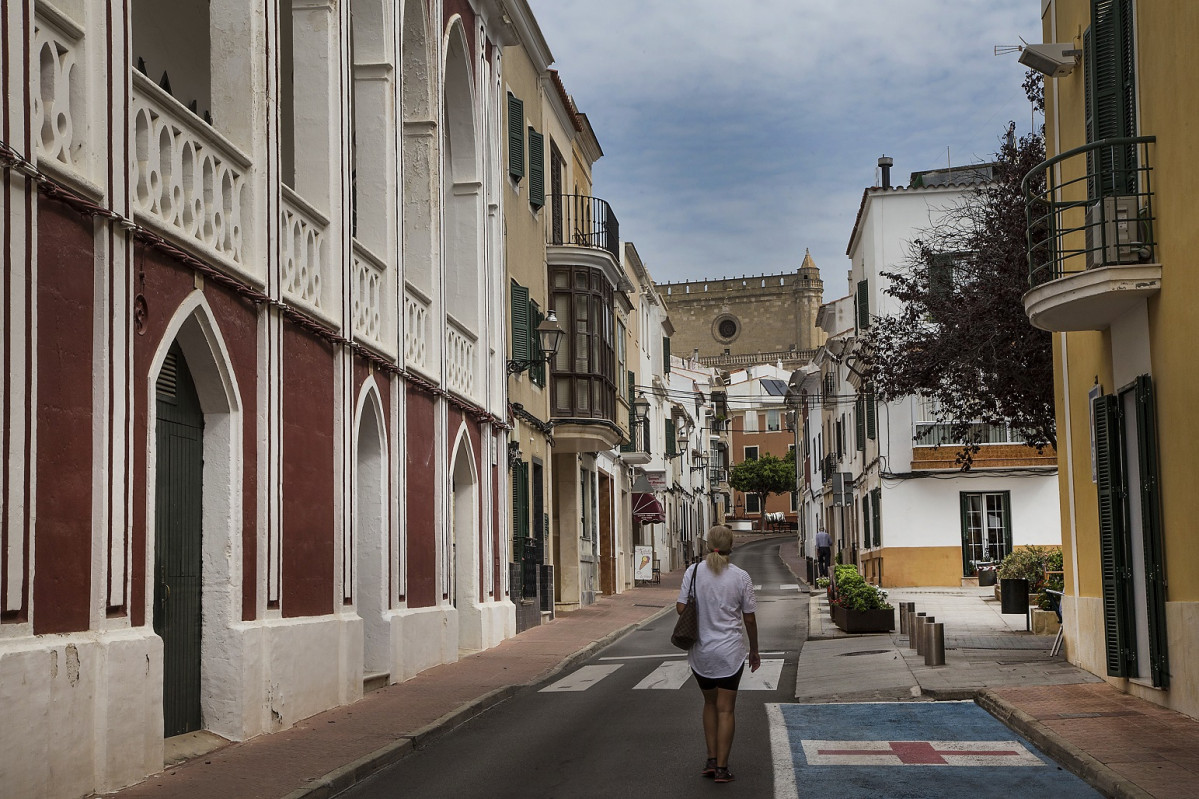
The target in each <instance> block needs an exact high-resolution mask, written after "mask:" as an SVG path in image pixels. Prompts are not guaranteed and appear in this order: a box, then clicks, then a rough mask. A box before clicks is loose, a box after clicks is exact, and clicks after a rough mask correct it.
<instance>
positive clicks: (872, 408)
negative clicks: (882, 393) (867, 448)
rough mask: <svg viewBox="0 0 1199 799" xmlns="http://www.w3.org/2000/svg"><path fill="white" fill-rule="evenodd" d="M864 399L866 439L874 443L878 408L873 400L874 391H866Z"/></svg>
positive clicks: (876, 432) (876, 431) (876, 433)
mask: <svg viewBox="0 0 1199 799" xmlns="http://www.w3.org/2000/svg"><path fill="white" fill-rule="evenodd" d="M865 399H866V438H868V439H870V440H871V441H874V440H875V439H877V438H878V408H877V403H876V402H875V400H874V391H873V390H871V391H867V392H866V395H865Z"/></svg>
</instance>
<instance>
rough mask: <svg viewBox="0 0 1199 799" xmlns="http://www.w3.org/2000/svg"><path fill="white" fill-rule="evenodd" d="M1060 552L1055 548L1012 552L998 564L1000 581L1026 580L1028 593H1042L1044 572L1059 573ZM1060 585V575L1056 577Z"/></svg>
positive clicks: (1031, 548) (1025, 549) (1024, 548)
mask: <svg viewBox="0 0 1199 799" xmlns="http://www.w3.org/2000/svg"><path fill="white" fill-rule="evenodd" d="M1061 569H1062V551H1061V549H1059V548H1057V547H1038V546H1032V547H1021V548H1020V549H1016V550H1013V551H1012V554H1010V555H1008V556H1007V557H1006V558H1004V559H1003V561H1002V562H1001V563H1000V564H999V570H998V572H997V575H996V576H998V577H999V579H1000V580H1028V592H1029V593H1030V594H1035V593H1037V592H1038V591H1043V590H1044V589H1045V588H1046V587H1047V586H1046V585H1045V572H1047V571H1061ZM1056 576H1057V577H1058V581H1059V583H1060V578H1061V575H1056ZM1059 587H1060V586H1059Z"/></svg>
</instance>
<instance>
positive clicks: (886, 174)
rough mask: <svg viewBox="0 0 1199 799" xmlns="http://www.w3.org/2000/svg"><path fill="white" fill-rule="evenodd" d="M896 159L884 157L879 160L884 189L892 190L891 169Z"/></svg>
mask: <svg viewBox="0 0 1199 799" xmlns="http://www.w3.org/2000/svg"><path fill="white" fill-rule="evenodd" d="M894 164H895V159H894V158H888V157H887V156H885V155H884V156H883V157H882V158H880V159H878V167H879V169H881V170H882V171H883V188H884V189H889V188H891V167H892V166H894Z"/></svg>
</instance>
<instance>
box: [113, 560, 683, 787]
mask: <svg viewBox="0 0 1199 799" xmlns="http://www.w3.org/2000/svg"><path fill="white" fill-rule="evenodd" d="M682 576H683V571H682V570H681V569H680V570H679V571H676V572H671V573H669V574H663V575H662V578H661V579H662V582H661V584H659V585H653V586H646V587H642V588H634V589H631V590H629V591H626V592H625V593H623V594H617V595H616V596H610V597H602V598H601V599H599V600H598V601H597V602H596V603H595V604H594V605H591V606H589V607H586V608H582V609H581V610H578V611H575V612H573V613H569V614H564V615H561V616H559V617H558V618H557V619H555V620H554V621H552V622H549V623H548V624H544V625H542V626H540V627H537V628H534V629H531V630H527V631H525V632H523V633H521V634H520V635H518V636H516V637H515V638H511V639H509V640H507V641H504V642H503V643H502V644H500V645H499V646H497V647H495V648H493V649H488V650H485V651H483V652H479V653H477V654H474V655H470V656H467V657H465V658H463V659H462V660H459V661H458V662H456V663H448V664H445V665H442V666H437V667H435V668H432V669H429V670H428V671H424V672H422V673H420V674H418V675H417V676H416V677H414V678H412V679H411V680H408V681H406V682H402V683H398V684H396V685H389V686H387V687H386V688H382V689H380V690H377V691H373V692H371V693H369V694H367V695H366V696H365V697H363V698H362V700H360V701H358V702H355V703H353V704H350V705H345V706H343V707H338V708H334V709H332V710H328V711H326V712H324V713H320V714H318V715H316V716H312V717H311V718H308V719H305V720H304V721H302V722H300V723H299V724H297V725H296V726H294V727H291V728H289V729H287V730H283V731H281V732H277V733H273V734H270V735H260V736H258V737H257V738H252V739H250V740H248V741H243V742H240V743H233V744H228V745H226V746H223V747H222V748H220V749H217V750H215V751H212V752H210V753H209V754H207V755H204V756H201V757H197V758H195V759H192V760H189V761H188V762H186V763H183V764H181V765H179V766H174V767H171V768H168V769H166V770H165V771H162V772H160V773H158V774H154V775H152V776H150V777H148V778H146V779H145V780H144V781H142V782H141V783H138V784H137V785H133V786H130V787H128V788H125V789H123V790H120V791H117V792H115V793H111V794H104V795H105V796H115V797H118V798H119V799H143V798H146V799H149V798H150V797H163V798H164V799H165V797H170V798H171V799H235V798H236V799H281V798H285V799H301V797H306V798H307V797H311V799H325V797H330V796H333V795H334V794H336V793H338V792H340V791H343V790H345V789H346V788H348V787H350V786H351V785H353V784H354V783H356V782H359V781H360V780H362V779H364V778H365V777H366V776H368V775H369V774H371V773H373V772H374V771H376V770H377V769H379V768H381V767H383V766H386V765H388V764H390V763H393V762H395V761H396V760H398V759H400V758H401V757H403V756H404V755H405V754H407V753H408V752H409V751H411V750H412V748H413V747H414V746H415V745H418V744H422V743H424V742H425V741H428V740H431V739H433V738H435V737H437V736H438V735H440V734H442V733H445V732H448V731H449V730H452V729H453V728H454V727H456V726H458V725H460V724H462V723H464V722H465V721H467V720H469V719H470V718H472V717H474V716H476V715H478V714H479V713H481V712H483V711H484V710H486V709H487V708H489V707H492V706H494V705H496V704H498V703H500V702H502V701H504V700H505V699H507V698H509V697H511V696H513V695H514V694H516V693H517V692H518V691H520V690H521V689H522V688H524V687H525V686H529V685H536V684H538V683H540V682H543V681H545V680H546V679H548V678H550V677H551V676H553V675H555V674H557V673H558V672H561V671H564V670H566V669H569V668H571V667H572V666H574V665H575V664H577V663H579V662H581V661H583V660H586V659H587V658H589V657H590V656H591V655H592V654H593V653H595V652H596V651H598V650H600V649H602V648H603V647H605V646H607V645H608V644H609V643H611V642H612V641H614V640H616V639H617V638H619V637H620V636H621V635H623V634H624V633H625V632H627V631H628V630H629V629H631V628H633V627H635V626H637V625H639V624H641V623H643V622H645V621H647V620H649V619H651V618H653V617H656V616H658V615H661V614H664V613H667V612H669V610H671V609H673V607H674V602H675V599H676V597H677V596H678V592H679V585H680V584H681V582H682Z"/></svg>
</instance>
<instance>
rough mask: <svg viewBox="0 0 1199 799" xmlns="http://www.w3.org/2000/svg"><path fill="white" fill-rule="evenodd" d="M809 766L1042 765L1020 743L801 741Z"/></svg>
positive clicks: (1039, 760) (1037, 758)
mask: <svg viewBox="0 0 1199 799" xmlns="http://www.w3.org/2000/svg"><path fill="white" fill-rule="evenodd" d="M802 746H803V752H804V759H805V760H806V761H807V762H808V765H809V766H990V767H995V766H1044V765H1045V764H1044V763H1043V762H1042V761H1041V759H1040V758H1039V757H1037V756H1036V755H1034V754H1033V753H1032V752H1030V751H1028V750H1027V749H1025V748H1024V746H1023V744H1021V743H1020V742H1019V741H813V740H805V741H803V742H802Z"/></svg>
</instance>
